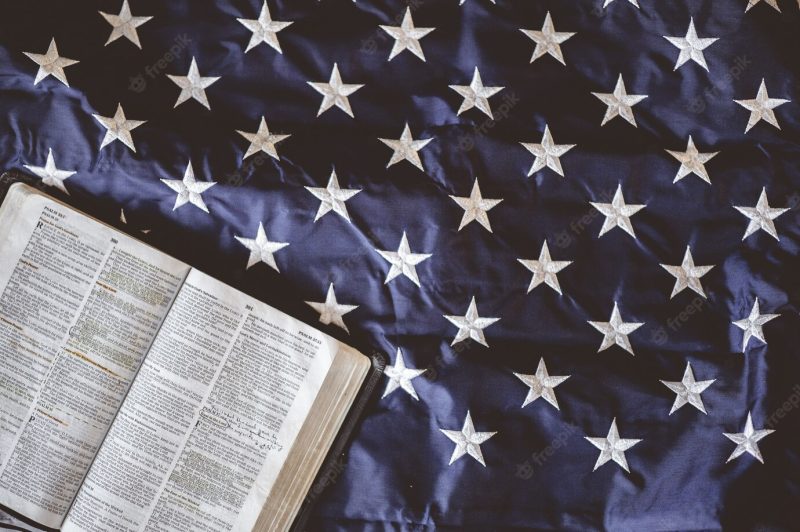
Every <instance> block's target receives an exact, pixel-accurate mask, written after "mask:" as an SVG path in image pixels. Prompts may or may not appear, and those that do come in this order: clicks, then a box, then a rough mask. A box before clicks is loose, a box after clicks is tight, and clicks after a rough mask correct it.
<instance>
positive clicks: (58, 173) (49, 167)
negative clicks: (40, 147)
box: [25, 148, 76, 195]
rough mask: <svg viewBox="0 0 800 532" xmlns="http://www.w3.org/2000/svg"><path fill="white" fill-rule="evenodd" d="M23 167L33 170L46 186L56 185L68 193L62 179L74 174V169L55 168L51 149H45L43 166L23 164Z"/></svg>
mask: <svg viewBox="0 0 800 532" xmlns="http://www.w3.org/2000/svg"><path fill="white" fill-rule="evenodd" d="M25 168H27V169H28V170H30V171H31V172H33V174H34V175H36V176H37V177H39V178H41V180H42V183H44V184H45V185H47V186H48V187H56V188H57V189H58V190H60V191H61V192H63V193H64V194H67V195H69V191H68V190H67V187H65V186H64V181H65V180H67V179H69V178H70V177H71V176H73V175H75V173H76V172H75V171H69V170H59V169H58V168H56V162H55V159H53V149H52V148H49V149H48V150H47V161H46V162H45V163H44V166H43V167H42V166H31V165H27V164H26V165H25Z"/></svg>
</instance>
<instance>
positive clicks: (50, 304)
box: [0, 195, 188, 527]
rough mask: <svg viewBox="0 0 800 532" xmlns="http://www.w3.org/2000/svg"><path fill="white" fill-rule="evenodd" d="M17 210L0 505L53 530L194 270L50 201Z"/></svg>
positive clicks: (9, 276)
mask: <svg viewBox="0 0 800 532" xmlns="http://www.w3.org/2000/svg"><path fill="white" fill-rule="evenodd" d="M21 205H22V211H21V213H20V218H19V219H20V223H18V224H16V225H15V226H14V231H13V233H12V235H11V236H10V237H9V238H7V239H4V240H3V244H2V245H3V249H2V254H1V255H0V256H2V257H3V261H2V262H1V263H0V283H2V285H4V286H3V291H2V294H0V335H2V336H3V339H4V341H3V342H1V343H0V346H1V347H0V349H2V350H4V352H3V353H2V355H3V356H1V357H0V378H3V379H5V380H6V382H10V383H13V386H3V387H2V388H3V395H2V397H0V412H2V416H1V417H0V427H2V434H3V437H2V439H0V445H1V446H2V447H0V457H1V458H2V463H0V504H3V505H5V506H8V507H10V508H13V509H14V510H16V511H18V512H19V513H21V514H23V515H25V516H27V517H29V518H31V519H33V520H35V521H37V522H39V523H41V524H43V525H46V526H50V527H58V526H60V525H61V523H62V521H63V519H64V516H65V515H66V512H67V510H68V509H69V507H70V505H71V504H72V501H73V499H74V496H75V494H76V492H77V491H78V488H79V487H80V485H81V481H82V480H83V477H84V475H85V474H86V471H87V470H88V468H89V465H90V464H91V462H92V460H93V458H94V456H95V453H96V452H97V449H98V447H99V445H100V443H101V442H102V440H103V437H104V436H105V434H106V431H107V430H108V428H109V426H110V424H111V422H112V420H113V419H114V416H115V415H116V412H117V408H118V406H119V405H120V403H121V401H122V399H123V397H124V396H125V393H126V391H127V389H128V387H129V385H130V383H131V381H132V379H133V377H134V375H135V374H136V371H137V370H138V368H139V365H140V363H141V361H142V359H143V357H144V354H145V353H146V352H147V350H148V349H149V346H150V343H151V341H152V339H153V338H154V336H155V333H156V332H157V331H158V328H159V327H160V324H161V321H162V320H163V318H164V316H165V315H166V313H167V310H168V309H169V307H170V305H171V303H172V299H173V298H174V296H175V294H176V293H177V290H178V287H179V286H180V284H181V282H182V281H183V278H184V277H185V276H186V274H187V273H188V267H187V266H186V265H185V264H183V263H180V262H179V261H176V260H174V259H172V258H170V257H168V256H167V255H164V254H162V253H160V252H157V251H155V250H153V249H152V248H149V247H148V246H146V245H144V244H142V243H140V242H137V241H135V240H133V239H131V238H128V237H126V236H125V235H123V234H121V233H119V232H116V231H114V230H113V229H111V228H109V227H107V226H105V225H103V224H101V223H99V222H96V221H93V220H91V219H89V218H87V217H85V216H83V215H80V214H79V213H76V212H75V211H72V210H71V209H69V208H67V207H65V206H62V205H60V204H57V203H56V202H53V201H52V200H49V199H47V198H46V197H44V196H39V195H33V196H30V197H28V198H27V199H26V200H25V201H24V202H23V203H22V204H21ZM9 350H10V351H9ZM5 351H9V352H5Z"/></svg>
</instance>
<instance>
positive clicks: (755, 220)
mask: <svg viewBox="0 0 800 532" xmlns="http://www.w3.org/2000/svg"><path fill="white" fill-rule="evenodd" d="M733 208H734V209H736V210H737V211H739V212H740V213H742V214H744V215H745V216H747V217H748V218H750V222H749V223H748V224H747V229H746V230H745V232H744V236H743V237H742V240H744V239H745V238H747V237H748V236H750V235H752V234H753V233H755V232H756V231H758V230H759V229H761V230H763V231H766V232H767V233H768V234H769V235H770V236H772V237H773V238H774V239H775V240H778V241H780V238H779V237H778V231H776V230H775V223H773V220H774V219H775V218H777V217H778V216H780V215H781V214H783V213H785V212H786V211H788V210H789V209H775V208H772V207H770V206H769V202H768V201H767V189H766V187H763V188H762V189H761V194H760V195H759V196H758V202H757V203H756V206H755V207H737V206H736V205H734V206H733Z"/></svg>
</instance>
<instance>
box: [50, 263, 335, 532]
mask: <svg viewBox="0 0 800 532" xmlns="http://www.w3.org/2000/svg"><path fill="white" fill-rule="evenodd" d="M338 346H339V344H338V342H336V341H335V340H333V339H332V338H330V337H328V336H326V335H324V334H322V333H320V332H319V331H316V330H315V329H313V328H311V327H308V326H307V325H305V324H303V323H302V322H299V321H297V320H295V319H293V318H291V317H289V316H286V315H285V314H282V313H280V312H278V311H276V310H275V309H273V308H271V307H269V306H267V305H264V304H263V303H260V302H258V301H256V300H254V299H252V298H250V297H248V296H246V295H244V294H242V293H240V292H238V291H236V290H234V289H232V288H230V287H227V286H225V285H224V284H222V283H220V282H219V281H216V280H214V279H212V278H210V277H208V276H207V275H205V274H202V273H200V272H197V271H192V273H190V275H189V276H188V278H187V280H186V283H185V284H184V286H183V288H182V289H181V292H180V294H179V295H178V297H177V299H176V301H175V304H174V305H173V308H172V310H171V311H170V315H169V316H168V317H167V319H166V320H165V322H164V326H163V327H162V330H161V332H160V333H159V335H158V338H157V339H156V341H155V342H154V344H153V347H152V349H151V352H150V354H149V355H148V356H147V359H146V360H145V362H144V364H143V367H142V370H141V372H140V374H139V376H138V377H137V379H136V382H135V383H134V385H133V387H132V388H131V392H130V394H129V395H128V398H127V399H126V401H125V404H124V405H123V407H122V409H121V411H120V415H119V416H118V418H117V420H116V421H115V423H114V426H113V427H112V429H111V431H110V433H109V437H108V438H107V439H106V442H105V444H104V446H103V449H102V450H101V452H100V454H99V455H98V458H97V460H96V461H95V464H94V465H93V466H92V470H91V471H90V473H89V475H88V476H87V479H86V482H85V485H84V489H83V490H82V491H81V493H80V495H79V497H78V499H77V500H76V503H75V505H74V506H73V508H72V510H71V511H70V516H69V518H68V520H67V522H66V523H65V526H64V530H65V531H75V530H89V529H91V530H125V531H131V532H133V531H139V530H148V531H151V530H152V531H155V530H159V531H162V530H164V531H166V530H175V531H184V530H213V531H220V530H250V529H251V528H252V526H253V524H254V523H255V520H256V519H257V517H258V514H259V512H260V510H261V507H262V506H263V504H264V502H265V500H266V497H267V494H268V493H269V491H270V489H271V487H272V485H273V483H274V481H275V478H276V477H277V474H278V472H279V471H280V468H281V466H282V465H283V463H284V461H285V458H286V455H287V453H288V451H289V449H290V448H291V446H292V444H293V442H294V439H295V437H296V436H297V433H298V431H299V429H300V427H301V425H302V423H303V421H304V420H305V418H306V416H307V415H308V411H309V408H310V406H311V403H312V402H313V400H314V398H315V397H316V396H317V393H318V392H319V388H320V386H321V384H322V381H323V379H324V377H325V375H326V374H327V372H328V370H329V368H330V365H331V361H332V359H333V357H334V355H335V354H336V351H337V349H338ZM151 449H154V450H155V452H153V451H151ZM112 478H113V479H116V481H115V482H116V483H118V486H113V485H111V484H110V479H112ZM98 516H99V517H98ZM98 522H100V523H103V526H101V527H100V528H98V524H97V523H98ZM106 525H107V526H106Z"/></svg>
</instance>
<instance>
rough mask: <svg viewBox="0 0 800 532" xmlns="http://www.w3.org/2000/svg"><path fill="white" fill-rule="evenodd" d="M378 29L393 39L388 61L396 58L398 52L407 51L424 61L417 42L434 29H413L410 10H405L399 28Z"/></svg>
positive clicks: (423, 55)
mask: <svg viewBox="0 0 800 532" xmlns="http://www.w3.org/2000/svg"><path fill="white" fill-rule="evenodd" d="M380 28H381V29H382V30H383V31H385V32H386V33H388V34H389V36H390V37H392V38H393V39H394V46H392V51H391V52H390V53H389V59H388V61H391V60H392V59H394V58H395V56H397V54H399V53H400V52H402V51H404V50H408V51H409V52H411V53H412V54H414V55H416V56H417V57H419V58H420V59H422V60H423V61H425V54H424V53H422V46H420V44H419V40H420V39H421V38H423V37H425V36H426V35H427V34H429V33H430V32H432V31H433V30H435V29H436V28H415V27H414V20H413V19H412V18H411V8H410V7H407V8H406V14H405V15H403V21H402V22H401V23H400V25H399V26H380Z"/></svg>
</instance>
